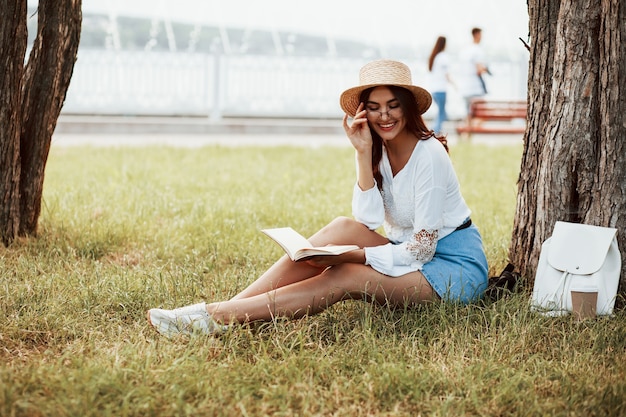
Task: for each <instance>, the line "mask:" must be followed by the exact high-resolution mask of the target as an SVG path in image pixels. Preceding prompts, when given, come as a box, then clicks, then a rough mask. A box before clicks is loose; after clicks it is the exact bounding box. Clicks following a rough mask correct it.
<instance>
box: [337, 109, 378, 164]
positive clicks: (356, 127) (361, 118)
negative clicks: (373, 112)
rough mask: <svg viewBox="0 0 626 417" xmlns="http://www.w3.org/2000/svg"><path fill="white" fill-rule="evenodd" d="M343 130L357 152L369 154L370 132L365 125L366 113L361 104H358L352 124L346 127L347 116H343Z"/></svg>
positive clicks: (370, 144)
mask: <svg viewBox="0 0 626 417" xmlns="http://www.w3.org/2000/svg"><path fill="white" fill-rule="evenodd" d="M343 129H344V130H345V131H346V135H347V136H348V139H350V142H351V143H352V146H354V149H356V150H357V152H370V151H371V149H372V132H370V128H369V125H368V124H367V111H366V110H365V106H364V105H363V103H361V104H359V107H357V109H356V114H355V115H354V119H353V120H352V124H351V125H348V115H347V114H345V115H344V116H343Z"/></svg>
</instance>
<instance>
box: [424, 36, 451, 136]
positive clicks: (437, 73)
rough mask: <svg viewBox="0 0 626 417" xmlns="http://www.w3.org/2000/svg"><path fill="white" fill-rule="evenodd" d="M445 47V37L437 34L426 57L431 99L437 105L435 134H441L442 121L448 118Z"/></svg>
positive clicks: (447, 69) (447, 64) (448, 80)
mask: <svg viewBox="0 0 626 417" xmlns="http://www.w3.org/2000/svg"><path fill="white" fill-rule="evenodd" d="M445 49H446V38H445V37H444V36H439V37H438V38H437V41H436V42H435V46H434V47H433V51H432V52H431V54H430V57H429V58H428V71H430V91H431V92H432V95H433V101H434V102H435V104H436V105H437V116H436V118H435V124H434V125H433V130H434V131H435V133H436V134H441V132H442V130H441V129H442V126H443V122H445V121H446V120H448V114H447V112H446V101H447V96H448V93H447V90H448V84H452V85H453V82H452V78H451V77H450V58H449V57H448V54H447V52H445Z"/></svg>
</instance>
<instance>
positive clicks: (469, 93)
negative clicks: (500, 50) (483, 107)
mask: <svg viewBox="0 0 626 417" xmlns="http://www.w3.org/2000/svg"><path fill="white" fill-rule="evenodd" d="M481 40H482V30H481V29H480V28H473V29H472V44H471V45H470V46H469V47H467V48H466V49H465V50H464V51H463V52H462V53H461V62H460V74H459V75H460V77H459V92H460V93H461V96H462V97H463V98H464V100H465V105H466V110H467V111H468V112H469V106H470V102H471V101H472V100H474V99H476V98H480V97H482V96H484V95H485V94H487V88H486V86H485V81H484V79H483V76H484V75H485V74H489V69H488V67H487V64H486V59H485V53H484V51H483V48H482V47H481V46H480V42H481Z"/></svg>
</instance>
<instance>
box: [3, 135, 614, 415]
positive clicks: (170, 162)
mask: <svg viewBox="0 0 626 417" xmlns="http://www.w3.org/2000/svg"><path fill="white" fill-rule="evenodd" d="M521 152H522V147H521V144H520V145H519V146H502V147H489V146H484V145H478V144H467V143H463V144H459V145H456V146H453V147H452V148H451V157H452V159H453V162H454V164H455V166H456V168H457V173H458V176H459V179H460V181H461V186H462V190H463V193H464V196H465V198H466V200H467V202H468V203H469V205H470V207H471V208H472V210H473V214H472V219H473V221H474V222H475V224H477V225H478V227H479V228H480V230H481V232H482V234H483V238H484V242H485V249H486V252H487V256H488V259H489V262H490V266H491V271H490V272H491V274H492V275H494V274H496V273H499V271H500V270H501V269H502V268H503V267H504V265H506V261H507V250H508V245H509V241H510V234H511V229H512V221H513V216H514V210H515V193H516V180H517V175H518V172H519V162H520V157H521ZM353 162H354V157H353V151H351V150H350V149H348V148H334V147H328V148H314V149H313V148H312V149H308V148H307V149H305V148H289V147H278V148H265V147H259V148H223V147H215V146H211V147H206V148H200V149H182V148H166V147H151V148H119V149H116V148H90V147H79V148H55V147H53V148H52V151H51V154H50V159H49V163H48V166H47V171H46V182H45V188H44V190H45V192H44V202H43V210H42V216H41V219H40V220H41V221H40V236H39V237H38V238H37V239H23V240H19V241H17V242H15V243H14V244H13V245H12V246H10V247H9V248H1V247H0V283H1V284H2V291H1V292H0V309H1V312H2V315H1V316H0V355H1V359H2V361H1V363H2V364H1V365H0V415H2V416H181V415H189V416H205V415H208V416H211V415H217V416H260V415H275V416H312V415H319V416H330V415H333V416H366V415H372V416H373V415H377V416H378V415H383V416H396V415H398V416H417V415H429V416H430V415H433V416H465V415H489V416H507V415H511V416H514V415H515V416H517V415H524V416H545V415H562V416H607V415H613V416H619V415H625V414H626V382H625V380H626V324H625V320H624V318H625V315H624V313H623V312H622V311H620V312H617V314H616V316H615V317H612V318H599V319H596V320H593V321H586V322H582V323H578V322H576V321H575V320H573V319H572V318H570V317H565V318H557V319H548V318H544V317H538V316H536V315H534V314H531V313H530V312H529V309H528V299H529V294H530V289H529V288H528V286H527V288H526V290H525V292H521V293H519V294H515V295H513V296H510V297H508V298H505V299H503V300H500V301H497V302H485V303H480V304H478V305H470V306H455V305H445V304H435V305H430V306H425V307H420V308H418V309H416V310H412V311H391V310H388V309H385V308H381V307H375V306H371V305H369V304H365V303H362V302H347V303H343V304H341V305H337V306H334V307H332V308H331V309H329V310H328V311H326V312H324V313H323V314H321V315H319V316H314V317H308V318H305V319H302V320H298V321H284V320H278V321H276V322H272V323H266V324H262V325H254V326H250V327H235V328H234V329H233V331H231V332H229V333H227V334H225V335H224V336H222V337H220V338H211V337H209V338H196V339H193V340H191V341H183V340H179V341H169V340H167V339H164V338H162V337H159V336H158V335H157V334H156V332H155V331H154V330H153V329H151V328H150V327H149V326H148V324H147V322H146V320H145V311H146V310H147V309H148V308H151V307H157V306H163V307H165V308H171V307H177V306H180V305H184V304H190V303H194V302H198V301H201V300H207V301H213V300H220V299H226V298H229V297H231V296H233V295H234V294H236V293H237V292H238V291H240V290H241V289H243V288H244V287H245V286H246V285H247V284H249V283H250V282H252V281H253V280H254V279H255V278H256V277H257V276H258V275H259V274H260V273H261V272H262V271H263V270H264V269H265V268H267V267H268V266H269V265H270V264H271V263H272V262H273V261H274V260H275V259H276V258H277V257H278V256H280V255H281V254H282V251H281V249H280V248H279V247H278V245H276V244H275V243H273V242H272V241H271V240H270V239H269V238H267V237H266V236H264V235H263V234H262V233H260V232H259V230H260V229H262V228H266V227H280V226H292V227H293V228H295V229H296V230H298V231H299V232H301V233H302V234H305V235H307V234H311V233H313V232H314V231H315V230H317V229H318V228H319V227H321V226H323V225H324V224H325V223H327V222H328V221H330V220H331V219H332V218H334V217H335V216H338V215H350V198H351V192H352V186H353V183H354V177H355V174H354V165H353ZM531 278H532V277H531Z"/></svg>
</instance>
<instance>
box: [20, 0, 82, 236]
mask: <svg viewBox="0 0 626 417" xmlns="http://www.w3.org/2000/svg"><path fill="white" fill-rule="evenodd" d="M81 22H82V12H81V1H80V0H40V1H39V20H38V29H37V37H36V39H35V44H34V45H33V49H32V51H31V54H30V58H29V60H28V64H27V65H26V69H25V72H24V91H25V94H24V98H23V101H22V118H23V124H22V130H21V139H20V146H21V178H22V179H21V181H20V195H21V197H20V212H21V221H20V229H19V235H35V234H36V233H37V222H38V219H39V214H40V213H41V198H42V193H43V182H44V170H45V166H46V162H47V159H48V153H49V151H50V142H51V140H52V134H53V133H54V129H55V127H56V123H57V119H58V117H59V114H60V113H61V108H62V107H63V102H64V101H65V96H66V93H67V89H68V87H69V84H70V79H71V78H72V72H73V71H74V63H75V62H76V55H77V52H78V44H79V41H80V31H81Z"/></svg>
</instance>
